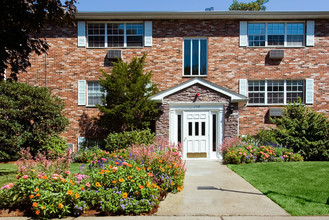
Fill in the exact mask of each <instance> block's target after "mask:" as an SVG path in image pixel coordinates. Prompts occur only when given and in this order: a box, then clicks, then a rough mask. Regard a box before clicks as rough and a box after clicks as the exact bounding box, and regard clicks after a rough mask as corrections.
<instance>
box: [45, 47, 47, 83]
mask: <svg viewBox="0 0 329 220" xmlns="http://www.w3.org/2000/svg"><path fill="white" fill-rule="evenodd" d="M45 87H46V88H47V53H45Z"/></svg>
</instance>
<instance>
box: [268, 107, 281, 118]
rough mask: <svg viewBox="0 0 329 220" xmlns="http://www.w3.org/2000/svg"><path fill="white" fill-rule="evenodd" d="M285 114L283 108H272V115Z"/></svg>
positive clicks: (270, 114)
mask: <svg viewBox="0 0 329 220" xmlns="http://www.w3.org/2000/svg"><path fill="white" fill-rule="evenodd" d="M282 115H283V108H270V113H269V116H270V117H282Z"/></svg>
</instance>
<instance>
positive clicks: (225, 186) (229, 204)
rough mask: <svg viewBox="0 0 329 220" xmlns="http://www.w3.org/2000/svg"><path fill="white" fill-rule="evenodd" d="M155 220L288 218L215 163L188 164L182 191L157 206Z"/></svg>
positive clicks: (258, 192)
mask: <svg viewBox="0 0 329 220" xmlns="http://www.w3.org/2000/svg"><path fill="white" fill-rule="evenodd" d="M155 215H156V216H209V217H211V216H213V217H219V216H277V217H279V216H280V217H283V216H285V217H286V216H289V214H288V213H287V212H286V211H285V210H283V209H282V208H281V207H280V206H278V205H277V204H276V203H274V202H273V201H272V200H270V199H269V198H267V197H266V196H265V195H263V194H262V193H261V192H260V191H258V190H257V189H255V188H254V187H253V186H252V185H250V184H249V183H248V182H247V181H245V180H244V179H243V178H241V177H240V176H238V175H237V174H236V173H234V172H233V171H231V170H230V169H228V168H227V166H225V165H223V164H222V163H221V162H219V161H218V160H211V161H209V160H188V161H187V172H186V176H185V188H184V190H183V191H182V192H180V193H178V194H175V195H173V194H169V196H168V197H167V198H166V199H165V200H164V201H162V202H161V203H160V207H159V210H158V212H157V213H155Z"/></svg>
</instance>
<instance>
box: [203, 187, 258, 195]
mask: <svg viewBox="0 0 329 220" xmlns="http://www.w3.org/2000/svg"><path fill="white" fill-rule="evenodd" d="M197 189H198V190H220V191H225V192H234V193H244V194H252V195H259V196H264V194H263V193H255V192H245V191H239V190H233V189H223V188H217V187H214V186H198V188H197Z"/></svg>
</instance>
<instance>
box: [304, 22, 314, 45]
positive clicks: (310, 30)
mask: <svg viewBox="0 0 329 220" xmlns="http://www.w3.org/2000/svg"><path fill="white" fill-rule="evenodd" d="M306 46H309V47H313V46H314V21H307V23H306Z"/></svg>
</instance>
